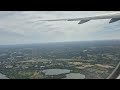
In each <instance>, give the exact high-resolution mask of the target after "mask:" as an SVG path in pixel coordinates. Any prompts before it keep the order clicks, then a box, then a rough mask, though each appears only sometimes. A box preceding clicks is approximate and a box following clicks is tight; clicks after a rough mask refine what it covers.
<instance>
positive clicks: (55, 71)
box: [42, 69, 70, 75]
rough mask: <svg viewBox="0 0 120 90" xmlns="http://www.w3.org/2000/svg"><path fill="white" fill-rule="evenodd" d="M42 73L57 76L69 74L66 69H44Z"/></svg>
mask: <svg viewBox="0 0 120 90" xmlns="http://www.w3.org/2000/svg"><path fill="white" fill-rule="evenodd" d="M42 72H44V73H45V75H59V74H66V73H69V72H70V70H68V69H46V70H43V71H42Z"/></svg>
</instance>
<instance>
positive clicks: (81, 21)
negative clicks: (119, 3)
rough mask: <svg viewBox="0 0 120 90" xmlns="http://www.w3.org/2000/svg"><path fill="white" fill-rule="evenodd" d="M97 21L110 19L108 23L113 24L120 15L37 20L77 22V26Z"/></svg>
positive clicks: (110, 14)
mask: <svg viewBox="0 0 120 90" xmlns="http://www.w3.org/2000/svg"><path fill="white" fill-rule="evenodd" d="M97 19H111V20H110V22H109V23H113V22H116V21H119V20H120V13H109V14H104V15H98V16H91V17H83V18H72V19H53V20H39V21H79V23H78V24H83V23H86V22H88V21H90V20H97Z"/></svg>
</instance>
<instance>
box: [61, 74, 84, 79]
mask: <svg viewBox="0 0 120 90" xmlns="http://www.w3.org/2000/svg"><path fill="white" fill-rule="evenodd" d="M63 79H85V75H83V74H80V73H70V74H67V75H66V78H63Z"/></svg>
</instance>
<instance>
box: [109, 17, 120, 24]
mask: <svg viewBox="0 0 120 90" xmlns="http://www.w3.org/2000/svg"><path fill="white" fill-rule="evenodd" d="M119 20H120V18H112V19H111V20H110V22H109V23H113V22H116V21H119Z"/></svg>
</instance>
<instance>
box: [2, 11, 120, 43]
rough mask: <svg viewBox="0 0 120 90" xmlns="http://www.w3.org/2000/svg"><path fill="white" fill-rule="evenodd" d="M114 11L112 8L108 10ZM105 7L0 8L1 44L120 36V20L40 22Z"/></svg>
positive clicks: (91, 12) (75, 15) (90, 13)
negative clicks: (61, 9)
mask: <svg viewBox="0 0 120 90" xmlns="http://www.w3.org/2000/svg"><path fill="white" fill-rule="evenodd" d="M111 12H113V11H111ZM105 13H110V12H108V11H0V45H4V44H24V43H43V42H63V41H84V40H103V39H120V35H119V33H120V27H119V24H120V22H115V23H113V24H109V23H108V22H109V20H93V21H90V22H87V23H85V24H82V25H79V24H77V23H78V21H77V22H76V21H74V22H67V21H65V22H63V21H61V22H42V21H39V20H43V19H58V18H59V19H62V18H80V17H86V16H94V15H99V14H105Z"/></svg>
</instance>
